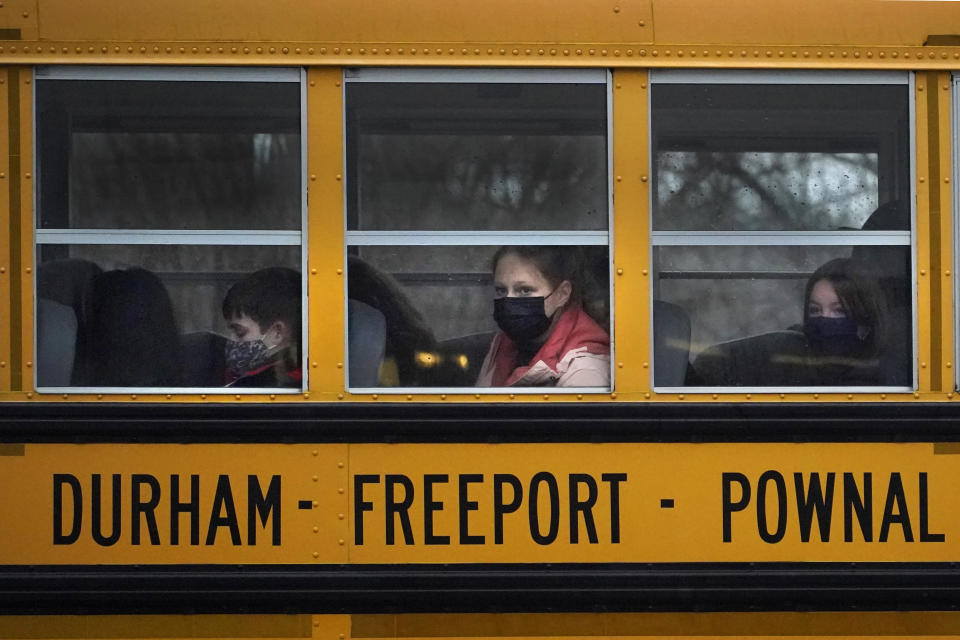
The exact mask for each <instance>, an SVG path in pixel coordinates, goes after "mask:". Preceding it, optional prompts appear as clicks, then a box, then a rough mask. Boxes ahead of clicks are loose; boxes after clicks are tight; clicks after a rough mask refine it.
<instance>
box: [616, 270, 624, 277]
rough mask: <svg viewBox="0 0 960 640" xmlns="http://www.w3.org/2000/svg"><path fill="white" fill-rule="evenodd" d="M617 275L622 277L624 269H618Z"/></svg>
mask: <svg viewBox="0 0 960 640" xmlns="http://www.w3.org/2000/svg"><path fill="white" fill-rule="evenodd" d="M617 275H618V276H622V275H623V269H622V268H618V269H617Z"/></svg>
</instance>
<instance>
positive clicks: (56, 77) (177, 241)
mask: <svg viewBox="0 0 960 640" xmlns="http://www.w3.org/2000/svg"><path fill="white" fill-rule="evenodd" d="M63 80H86V81H121V82H137V81H149V82H210V83H214V82H261V83H290V84H294V83H295V84H297V85H299V110H300V131H299V134H300V154H299V155H300V181H299V189H300V229H299V231H290V230H244V229H230V230H218V229H195V230H181V229H175V230H170V229H82V228H77V229H42V228H40V226H39V221H40V218H39V213H40V212H39V208H38V203H39V202H40V198H39V195H40V194H39V189H40V180H35V181H34V185H33V202H34V206H33V211H32V218H33V220H32V225H33V229H32V230H33V262H34V264H33V267H34V272H36V269H37V268H38V266H39V255H40V252H39V248H40V247H41V246H42V245H79V244H88V245H93V244H95V245H124V246H129V245H154V246H156V245H176V246H186V245H190V246H299V247H300V279H301V283H300V290H301V294H300V295H301V302H300V313H301V345H302V349H301V353H300V354H299V356H300V362H301V370H302V373H303V380H302V382H301V386H300V387H299V388H281V387H256V388H233V387H222V386H221V387H107V386H94V387H79V386H66V387H49V386H48V387H40V386H39V385H38V384H37V376H38V372H37V368H36V367H34V371H33V388H34V389H35V390H36V391H37V392H38V393H96V394H107V393H124V394H129V393H146V394H156V393H164V394H197V393H203V394H211V395H214V394H233V395H262V394H271V395H273V394H276V395H280V394H284V395H294V394H301V393H303V392H304V391H306V390H307V389H309V378H308V376H309V367H308V366H307V363H308V362H309V353H308V349H309V340H308V327H309V320H308V319H309V302H308V289H307V284H308V281H307V268H308V267H307V265H308V263H307V256H308V238H309V234H308V228H307V224H308V202H307V186H308V178H307V151H308V149H307V133H308V123H307V73H306V69H304V68H302V67H257V68H251V67H216V68H213V67H187V66H181V67H161V66H143V67H129V66H102V67H88V66H64V65H49V66H38V67H35V68H34V70H33V83H32V87H33V88H32V96H31V102H32V104H33V115H34V117H33V133H32V135H33V139H34V140H36V139H37V129H38V126H39V125H38V120H39V112H38V107H39V105H38V103H37V99H36V87H37V83H38V82H44V81H63ZM39 169H40V154H39V153H38V152H35V153H34V154H33V172H34V175H39ZM265 266H269V265H265ZM36 286H37V283H36V281H35V282H34V285H33V291H34V295H33V318H32V324H31V325H30V326H31V328H32V331H33V335H34V338H36V336H37V305H38V296H37V295H36ZM36 342H37V341H36V339H34V341H33V343H34V347H33V348H34V360H36V350H37V344H36Z"/></svg>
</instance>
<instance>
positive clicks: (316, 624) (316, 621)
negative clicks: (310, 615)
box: [313, 618, 320, 627]
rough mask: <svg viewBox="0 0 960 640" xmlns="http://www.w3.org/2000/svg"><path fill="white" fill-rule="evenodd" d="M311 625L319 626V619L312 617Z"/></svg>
mask: <svg viewBox="0 0 960 640" xmlns="http://www.w3.org/2000/svg"><path fill="white" fill-rule="evenodd" d="M313 626H315V627H319V626H320V620H318V619H316V618H314V620H313Z"/></svg>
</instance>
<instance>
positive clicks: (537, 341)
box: [477, 246, 610, 388]
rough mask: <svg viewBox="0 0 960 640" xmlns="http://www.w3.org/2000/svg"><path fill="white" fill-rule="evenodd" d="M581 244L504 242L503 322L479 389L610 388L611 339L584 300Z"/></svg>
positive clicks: (499, 281)
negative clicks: (507, 244) (541, 244)
mask: <svg viewBox="0 0 960 640" xmlns="http://www.w3.org/2000/svg"><path fill="white" fill-rule="evenodd" d="M580 271H581V267H580V259H579V252H578V251H577V249H576V248H575V247H526V246H508V247H501V248H500V250H498V251H497V253H496V255H494V257H493V281H494V295H495V298H494V301H493V317H494V319H495V320H496V321H497V325H498V326H499V327H500V331H498V332H497V334H496V336H494V338H493V342H492V343H491V344H490V350H489V351H488V352H487V357H486V359H485V360H484V362H483V366H482V367H481V369H480V376H479V377H478V379H477V386H478V387H511V386H515V387H539V386H557V387H606V388H609V386H610V336H609V335H608V334H607V332H606V331H604V330H603V329H602V328H601V327H600V325H598V324H597V323H596V322H595V321H594V320H593V318H591V317H590V316H589V315H587V313H586V312H585V311H584V310H583V308H582V307H581V305H580V300H581V291H580V281H581V279H580V277H579V274H580Z"/></svg>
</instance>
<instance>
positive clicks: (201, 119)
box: [37, 80, 302, 230]
mask: <svg viewBox="0 0 960 640" xmlns="http://www.w3.org/2000/svg"><path fill="white" fill-rule="evenodd" d="M37 148H38V154H39V174H40V178H41V180H40V183H39V187H40V190H39V208H38V211H39V213H38V225H37V226H38V227H39V228H41V229H177V230H180V229H287V230H295V229H299V228H300V224H301V223H300V221H301V195H300V194H301V191H302V188H301V184H300V183H301V172H300V153H301V150H300V87H299V85H298V84H297V83H269V82H150V81H137V82H130V81H110V80H98V81H76V80H38V82H37Z"/></svg>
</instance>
